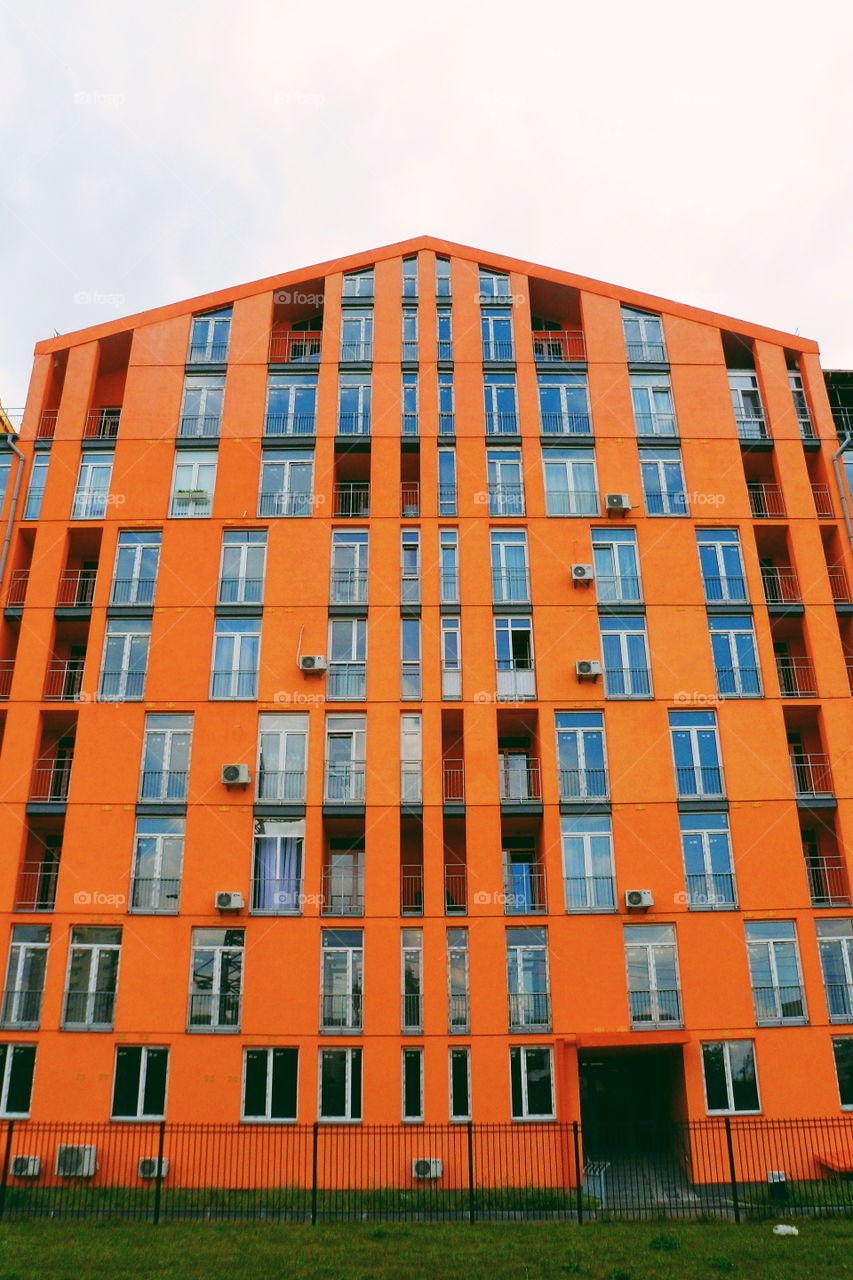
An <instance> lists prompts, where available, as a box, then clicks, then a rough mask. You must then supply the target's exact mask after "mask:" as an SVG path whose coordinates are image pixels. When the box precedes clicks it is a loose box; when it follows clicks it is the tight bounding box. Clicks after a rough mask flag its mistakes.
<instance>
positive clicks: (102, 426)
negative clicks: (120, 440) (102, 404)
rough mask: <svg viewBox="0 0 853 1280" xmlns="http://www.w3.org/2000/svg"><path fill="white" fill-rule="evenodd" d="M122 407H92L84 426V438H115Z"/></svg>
mask: <svg viewBox="0 0 853 1280" xmlns="http://www.w3.org/2000/svg"><path fill="white" fill-rule="evenodd" d="M120 421H121V409H90V410H89V412H88V413H87V414H86V422H85V424H84V427H83V439H84V440H115V438H116V436H117V435H118V428H119V422H120Z"/></svg>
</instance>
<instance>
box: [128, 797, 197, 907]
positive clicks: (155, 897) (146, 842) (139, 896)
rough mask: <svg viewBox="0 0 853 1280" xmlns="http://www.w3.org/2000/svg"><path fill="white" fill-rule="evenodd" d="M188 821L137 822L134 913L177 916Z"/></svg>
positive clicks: (171, 819) (132, 905)
mask: <svg viewBox="0 0 853 1280" xmlns="http://www.w3.org/2000/svg"><path fill="white" fill-rule="evenodd" d="M185 828H186V821H185V819H184V818H169V817H165V816H159V817H156V818H137V819H136V839H135V845H134V852H133V876H132V879H131V886H130V910H131V911H133V912H136V913H138V914H140V915H177V912H178V904H179V902H180V896H181V867H182V865H183V859H184V833H185Z"/></svg>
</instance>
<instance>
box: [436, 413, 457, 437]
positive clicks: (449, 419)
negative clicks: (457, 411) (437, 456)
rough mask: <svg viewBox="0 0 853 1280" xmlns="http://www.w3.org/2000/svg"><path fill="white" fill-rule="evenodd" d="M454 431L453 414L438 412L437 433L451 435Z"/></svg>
mask: <svg viewBox="0 0 853 1280" xmlns="http://www.w3.org/2000/svg"><path fill="white" fill-rule="evenodd" d="M455 432H456V422H455V415H454V414H452V413H440V414H439V415H438V434H439V435H440V436H452V435H454V434H455Z"/></svg>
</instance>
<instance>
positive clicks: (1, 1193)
mask: <svg viewBox="0 0 853 1280" xmlns="http://www.w3.org/2000/svg"><path fill="white" fill-rule="evenodd" d="M14 1132H15V1121H14V1120H7V1121H6V1146H5V1148H4V1150H3V1173H2V1177H0V1218H2V1217H3V1213H4V1210H5V1208H6V1187H7V1185H8V1182H9V1163H10V1160H11V1157H12V1134H13V1133H14Z"/></svg>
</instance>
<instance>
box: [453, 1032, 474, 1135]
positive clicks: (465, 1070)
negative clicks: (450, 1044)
mask: <svg viewBox="0 0 853 1280" xmlns="http://www.w3.org/2000/svg"><path fill="white" fill-rule="evenodd" d="M450 1119H451V1120H457V1121H458V1120H470V1119H471V1055H470V1050H468V1049H451V1050H450Z"/></svg>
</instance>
